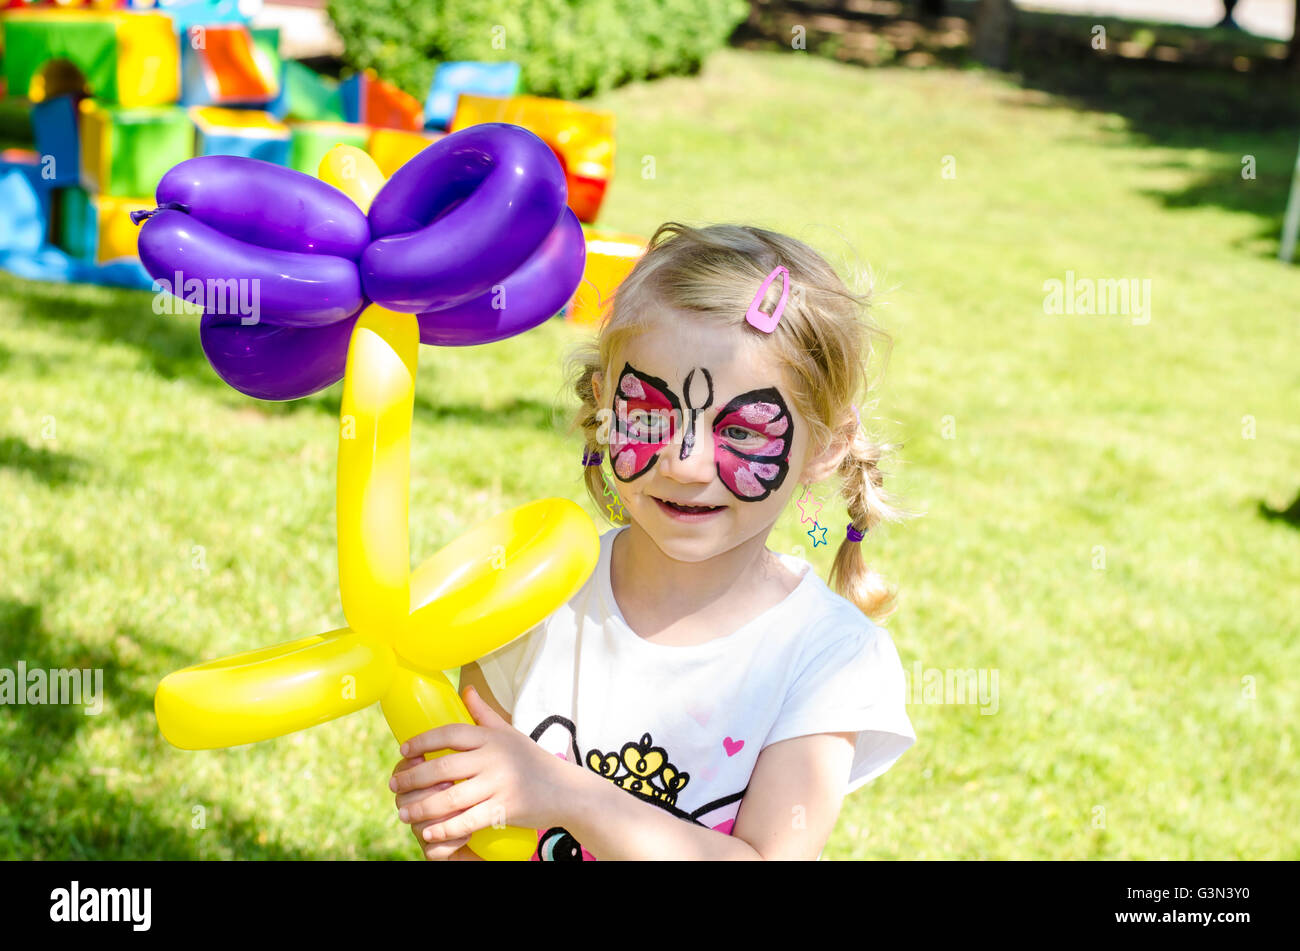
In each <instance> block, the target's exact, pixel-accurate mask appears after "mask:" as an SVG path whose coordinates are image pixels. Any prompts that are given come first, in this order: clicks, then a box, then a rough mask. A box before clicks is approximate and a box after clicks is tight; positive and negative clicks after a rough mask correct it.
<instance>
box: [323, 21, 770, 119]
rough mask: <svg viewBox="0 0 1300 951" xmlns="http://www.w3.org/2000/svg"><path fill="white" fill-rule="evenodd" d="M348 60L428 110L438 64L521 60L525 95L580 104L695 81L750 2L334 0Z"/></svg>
mask: <svg viewBox="0 0 1300 951" xmlns="http://www.w3.org/2000/svg"><path fill="white" fill-rule="evenodd" d="M328 10H329V15H330V18H331V19H332V20H333V21H334V25H335V27H336V28H337V29H338V31H339V34H340V35H341V36H342V37H343V46H344V54H343V57H344V60H345V61H346V62H347V63H348V65H350V66H353V67H355V68H357V69H366V68H370V69H374V70H375V71H376V72H377V73H378V74H379V75H380V76H381V77H383V78H384V79H387V80H388V81H390V82H393V83H396V84H397V85H399V86H401V87H402V88H403V89H405V90H406V91H407V92H409V93H411V94H412V95H413V96H416V97H417V98H419V99H420V100H421V101H423V100H424V98H425V96H426V95H427V93H428V91H429V84H430V82H431V81H432V79H433V72H434V69H435V68H436V67H437V65H438V63H440V62H444V61H451V60H478V61H481V62H499V61H502V60H513V61H515V62H518V63H519V64H520V66H521V68H522V71H523V83H524V89H525V90H527V91H528V92H531V93H535V94H537V95H540V96H558V97H560V98H562V99H577V98H578V97H580V96H585V95H589V94H593V93H599V92H603V91H604V90H606V89H610V88H612V87H614V86H617V85H619V84H620V83H624V82H628V81H630V80H635V79H648V78H653V77H655V76H663V75H667V74H671V73H689V72H695V71H697V70H698V69H699V68H700V64H701V63H703V61H704V58H705V56H707V55H708V54H709V53H710V52H711V51H713V50H714V49H717V48H718V47H720V46H722V45H724V44H725V43H726V42H727V39H728V37H730V35H731V32H732V30H734V29H735V27H736V24H738V23H739V22H740V21H742V20H743V19H745V16H746V14H747V12H748V4H747V3H745V0H512V2H499V0H498V2H484V0H434V2H431V0H365V2H358V0H329V5H328Z"/></svg>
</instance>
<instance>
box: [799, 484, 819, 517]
mask: <svg viewBox="0 0 1300 951" xmlns="http://www.w3.org/2000/svg"><path fill="white" fill-rule="evenodd" d="M816 501H817V500H816V499H815V498H813V490H812V486H808V489H807V491H806V492H804V494H803V495H801V496H800V497H799V521H800V522H812V523H813V524H814V525H816V524H817V516H818V515H820V514H821V512H822V504H821V503H820V502H817V507H816V508H814V509H813V513H812V515H809V514H808V511H807V509H805V508H804V505H805V504H808V505H810V506H811V503H813V502H816Z"/></svg>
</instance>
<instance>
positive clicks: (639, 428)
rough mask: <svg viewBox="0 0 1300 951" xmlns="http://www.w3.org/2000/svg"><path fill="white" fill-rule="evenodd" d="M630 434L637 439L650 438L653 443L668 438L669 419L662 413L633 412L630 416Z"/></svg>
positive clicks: (628, 421)
mask: <svg viewBox="0 0 1300 951" xmlns="http://www.w3.org/2000/svg"><path fill="white" fill-rule="evenodd" d="M627 423H628V433H629V435H632V436H636V437H649V438H650V439H651V441H663V440H667V438H668V419H667V417H666V416H664V415H663V414H660V413H650V412H647V411H646V410H633V411H632V412H631V413H629V414H628V419H627Z"/></svg>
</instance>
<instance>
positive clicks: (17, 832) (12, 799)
mask: <svg viewBox="0 0 1300 951" xmlns="http://www.w3.org/2000/svg"><path fill="white" fill-rule="evenodd" d="M121 633H123V636H127V637H128V639H130V640H131V641H132V642H133V643H136V644H140V643H141V642H142V641H141V638H140V637H139V636H137V635H136V633H135V632H121ZM149 649H150V653H149V655H148V664H147V665H146V663H145V662H144V661H143V660H141V661H124V660H123V659H122V658H121V657H120V656H119V653H118V651H117V650H115V649H114V648H112V647H107V646H87V645H84V644H77V643H73V642H69V641H68V640H67V639H65V638H61V637H59V636H58V632H56V631H53V630H51V629H50V628H49V627H48V626H47V625H46V623H45V621H44V612H43V609H42V607H41V606H40V605H39V604H33V603H27V602H24V601H20V600H15V599H13V598H0V667H3V668H5V669H7V670H8V671H11V672H12V676H13V677H14V678H15V682H14V684H13V686H14V689H15V696H14V697H13V698H12V700H11V701H10V702H7V703H6V705H5V716H6V719H7V721H8V722H7V723H6V724H5V729H4V733H5V736H6V743H5V749H4V751H3V754H2V757H3V760H2V761H3V762H4V764H5V766H6V768H5V769H0V803H3V805H2V806H0V859H27V858H41V859H187V858H199V857H200V856H201V855H203V854H204V853H203V852H202V851H201V850H200V848H199V845H200V838H199V837H200V836H213V835H215V836H219V837H220V840H221V845H222V847H223V848H226V849H228V850H229V851H230V852H232V853H233V854H236V855H238V856H240V857H241V858H259V859H301V858H311V857H313V856H310V855H303V854H302V853H301V852H299V851H297V850H292V849H286V848H284V847H282V846H281V845H279V844H278V843H276V842H272V841H269V840H266V839H267V837H266V832H265V830H264V829H261V828H259V827H258V826H257V825H256V824H255V823H254V822H253V821H252V820H249V819H246V818H238V819H234V818H230V817H225V816H223V815H221V812H222V811H223V810H221V808H220V806H219V805H209V806H208V807H207V808H208V809H209V812H210V813H212V812H216V813H217V814H216V815H212V816H209V818H208V820H207V827H206V828H205V829H202V830H196V829H193V828H192V826H191V820H192V817H193V815H194V813H193V811H192V807H193V805H195V804H196V803H193V802H191V801H190V800H192V799H194V798H196V797H195V796H194V794H193V793H189V794H187V795H185V796H181V795H180V794H179V793H178V795H177V798H176V803H175V805H174V807H172V808H173V809H174V814H173V815H170V816H169V815H167V814H164V809H162V808H160V801H161V800H163V799H164V798H165V794H160V793H159V790H157V789H156V788H154V786H153V784H152V783H151V782H150V777H148V776H137V777H127V779H129V780H130V781H131V782H134V783H135V785H136V786H137V789H136V791H134V792H133V791H130V790H126V789H113V788H110V782H111V781H113V780H114V779H115V778H119V777H120V775H121V773H122V770H120V769H118V768H103V767H100V766H98V765H97V764H95V763H94V761H93V759H91V758H89V757H87V756H85V755H84V754H83V753H82V752H80V751H81V750H83V749H84V748H85V746H86V741H85V735H86V734H89V733H92V732H93V731H95V730H96V728H98V727H101V726H103V725H104V724H105V722H106V720H107V721H109V722H111V723H113V724H114V725H117V724H120V723H121V722H123V721H127V720H140V721H142V722H146V723H147V731H148V732H149V733H152V732H153V731H154V730H155V729H156V727H155V726H154V720H153V695H152V692H145V691H142V690H140V689H138V688H137V687H135V686H132V683H133V682H140V681H144V682H151V681H152V679H153V677H154V676H155V675H154V674H153V673H152V670H153V666H154V664H155V663H156V662H158V661H159V657H158V654H159V653H161V654H163V655H167V656H165V658H164V662H165V663H168V664H174V665H177V666H179V665H181V664H180V662H181V658H180V657H179V656H175V655H176V652H175V651H174V650H173V649H171V648H169V647H168V646H166V645H154V644H151V645H149ZM20 663H21V664H22V665H23V669H22V671H21V672H22V673H23V675H24V680H25V683H26V684H27V685H28V687H29V690H27V691H25V692H24V699H27V698H29V697H31V696H33V694H32V693H31V689H30V688H32V685H33V684H34V681H33V678H32V673H33V672H34V671H38V670H39V671H43V672H46V676H45V678H44V679H45V682H46V684H47V685H52V684H53V683H54V678H51V677H50V676H49V674H48V672H49V671H68V672H81V671H90V672H92V674H91V676H90V677H88V678H84V679H83V678H81V677H78V678H77V680H78V686H79V687H82V686H84V688H85V692H84V693H83V692H80V691H73V690H72V685H71V680H68V681H63V682H62V686H61V687H60V688H59V689H61V690H65V691H68V692H66V693H62V694H61V695H59V696H55V689H54V688H53V687H52V686H47V689H46V691H45V696H44V700H43V702H40V703H21V704H20V703H18V702H17V700H18V696H17V691H19V690H21V689H22V687H20V686H19V684H18V683H17V682H16V679H17V678H18V675H19V673H20V670H19V664H20ZM95 672H98V673H99V675H100V677H101V678H102V679H101V680H99V682H98V684H97V683H96V678H95V676H94V674H95ZM78 693H80V696H78V695H77V694H78ZM56 700H58V701H60V702H53V701H56ZM96 703H98V704H100V705H102V706H101V708H100V712H99V713H93V712H90V711H92V710H94V709H95V706H94V705H95V704H96ZM159 742H161V741H159ZM55 769H66V770H67V772H66V773H65V774H62V775H60V776H59V778H58V779H57V780H56V781H50V778H51V775H52V774H53V773H54V772H55ZM34 778H43V779H44V780H45V781H44V782H35V781H34ZM263 840H266V841H263Z"/></svg>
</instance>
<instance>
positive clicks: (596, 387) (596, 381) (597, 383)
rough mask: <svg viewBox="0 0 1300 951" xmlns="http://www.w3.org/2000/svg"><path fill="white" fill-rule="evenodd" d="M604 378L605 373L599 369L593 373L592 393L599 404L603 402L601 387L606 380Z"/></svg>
mask: <svg viewBox="0 0 1300 951" xmlns="http://www.w3.org/2000/svg"><path fill="white" fill-rule="evenodd" d="M604 380H605V378H604V374H602V373H601V372H600V371H599V370H597V371H596V372H595V373H593V374H592V375H591V392H592V395H593V396H595V397H596V405H597V406H599V405H600V404H601V399H600V387H601V384H602V383H603V382H604Z"/></svg>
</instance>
